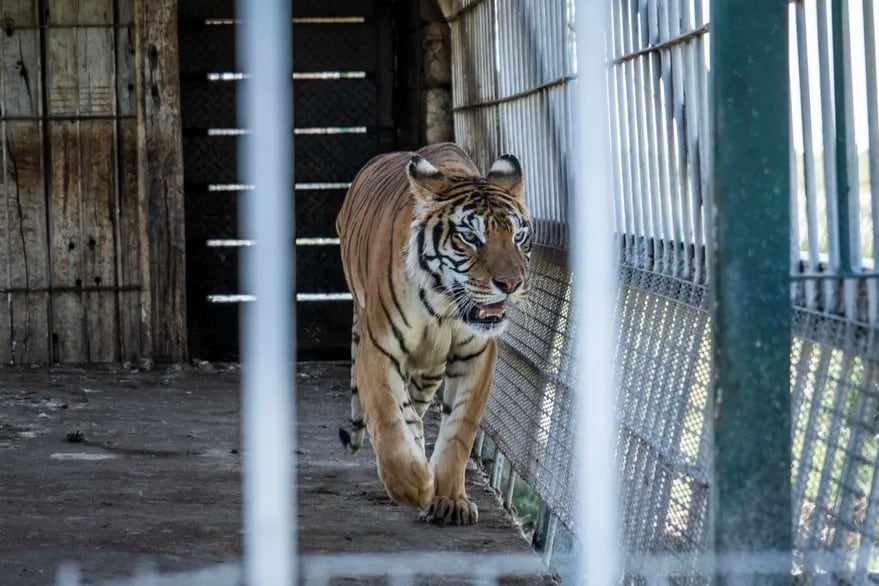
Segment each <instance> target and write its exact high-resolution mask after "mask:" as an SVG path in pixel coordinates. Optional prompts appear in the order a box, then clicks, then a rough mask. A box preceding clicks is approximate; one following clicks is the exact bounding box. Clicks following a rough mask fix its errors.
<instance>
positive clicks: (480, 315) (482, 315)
mask: <svg viewBox="0 0 879 586" xmlns="http://www.w3.org/2000/svg"><path fill="white" fill-rule="evenodd" d="M485 313H486V312H485V310H484V309H481V308H480V310H479V313H478V314H477V316H478V317H479V318H483V317H485Z"/></svg>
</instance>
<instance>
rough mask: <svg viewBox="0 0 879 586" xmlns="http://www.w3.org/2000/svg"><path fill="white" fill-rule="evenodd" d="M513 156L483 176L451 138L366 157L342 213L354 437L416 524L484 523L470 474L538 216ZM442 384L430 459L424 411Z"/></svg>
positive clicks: (346, 441) (347, 435) (346, 435)
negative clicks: (366, 445) (368, 448)
mask: <svg viewBox="0 0 879 586" xmlns="http://www.w3.org/2000/svg"><path fill="white" fill-rule="evenodd" d="M523 191H524V190H523V171H522V167H521V165H520V163H519V161H518V159H517V158H516V157H515V156H513V155H510V154H506V155H502V156H501V157H499V158H498V159H497V160H496V161H495V162H494V163H493V164H492V165H491V169H490V170H489V172H488V174H487V175H485V176H483V175H482V174H481V173H480V171H479V169H478V168H477V166H476V165H475V164H474V162H473V160H472V159H471V158H470V157H469V156H468V155H467V154H466V153H465V152H464V151H463V150H462V149H461V148H460V147H458V146H457V145H455V144H453V143H442V144H436V145H431V146H427V147H424V148H422V149H421V150H419V151H417V152H403V151H401V152H393V153H387V154H383V155H379V156H377V157H375V158H373V159H372V160H370V161H369V162H368V163H367V164H366V165H365V166H364V167H363V168H362V169H361V170H360V171H359V173H358V174H357V176H356V177H355V179H354V181H353V183H352V184H351V186H350V188H349V189H348V192H347V194H346V195H345V199H344V201H343V204H342V207H341V209H340V211H339V214H338V216H337V219H336V231H337V232H338V235H339V239H340V250H341V256H342V265H343V268H344V273H345V279H346V281H347V284H348V288H349V290H350V292H351V295H352V298H353V305H354V313H353V320H352V321H353V327H352V337H351V426H352V428H351V432H349V431H347V430H346V429H344V428H343V429H340V430H339V437H340V439H341V441H342V444H343V445H344V446H346V447H347V448H348V450H349V451H350V452H352V453H356V452H357V451H358V450H359V449H360V447H361V446H362V444H363V441H364V434H365V433H366V432H368V434H369V439H370V441H371V442H372V446H373V448H374V452H375V457H376V465H377V468H378V476H379V479H380V481H381V483H382V484H383V485H384V488H385V490H386V492H387V494H388V495H389V496H390V498H391V499H392V500H393V501H394V502H396V503H399V504H404V505H409V506H412V507H414V508H415V509H416V510H417V512H418V519H420V520H422V521H425V522H429V523H436V524H451V525H465V524H474V523H476V522H477V521H478V509H477V507H476V505H475V504H474V503H473V502H472V501H471V500H470V498H469V497H468V495H467V491H466V489H465V483H464V474H465V470H466V467H467V462H468V460H469V457H470V451H471V449H472V447H473V443H474V440H475V437H476V434H477V431H478V427H479V425H480V423H481V420H482V416H483V412H484V410H485V407H486V403H487V401H488V396H489V391H490V389H491V384H492V377H493V374H494V366H495V361H496V359H497V345H496V339H497V337H498V336H499V335H500V334H501V333H503V332H504V330H505V328H506V327H507V324H508V321H509V318H508V315H507V306H508V305H511V304H517V303H520V302H522V301H523V300H524V299H526V297H527V295H528V291H529V279H528V269H529V263H530V260H531V239H532V220H531V215H530V212H529V210H528V208H527V207H526V205H525V200H524V193H523ZM440 387H442V392H441V396H442V415H441V422H440V429H439V433H438V436H437V439H436V443H435V445H434V448H433V452H432V453H431V455H430V459H429V460H428V458H427V456H426V453H425V445H424V427H423V422H422V417H423V416H424V413H425V411H426V410H427V408H428V406H429V405H430V404H431V401H432V400H433V399H434V395H435V394H436V393H437V390H438V389H440Z"/></svg>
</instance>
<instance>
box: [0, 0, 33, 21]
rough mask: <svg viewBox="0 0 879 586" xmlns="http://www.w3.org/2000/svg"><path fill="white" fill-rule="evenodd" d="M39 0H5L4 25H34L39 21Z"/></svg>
mask: <svg viewBox="0 0 879 586" xmlns="http://www.w3.org/2000/svg"><path fill="white" fill-rule="evenodd" d="M38 6H39V4H38V1H37V0H3V23H4V27H7V28H16V27H32V26H36V25H37V22H38V12H37V10H38Z"/></svg>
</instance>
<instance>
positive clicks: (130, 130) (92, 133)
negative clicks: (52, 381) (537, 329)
mask: <svg viewBox="0 0 879 586" xmlns="http://www.w3.org/2000/svg"><path fill="white" fill-rule="evenodd" d="M0 12H2V14H0V19H2V20H0V26H2V28H3V30H2V34H0V137H2V144H0V165H2V166H0V299H2V303H0V362H2V363H47V362H62V363H86V362H114V361H120V360H121V361H128V360H137V359H141V358H156V359H167V360H181V359H183V358H185V351H186V331H185V299H184V290H185V289H184V285H183V279H184V266H183V258H184V257H183V253H184V250H183V246H184V244H183V243H184V238H183V213H182V210H183V202H182V159H181V151H180V116H179V111H180V105H179V80H178V73H177V71H178V63H177V54H178V53H177V38H176V36H177V35H176V31H177V23H176V2H174V1H172V0H161V1H156V0H80V1H78V2H70V1H69V0H3V1H2V3H0Z"/></svg>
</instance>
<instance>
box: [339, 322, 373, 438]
mask: <svg viewBox="0 0 879 586" xmlns="http://www.w3.org/2000/svg"><path fill="white" fill-rule="evenodd" d="M359 343H360V324H359V323H358V319H357V310H356V309H355V310H354V319H353V320H352V326H351V431H350V432H349V431H348V430H347V429H345V428H343V427H340V428H339V439H340V440H341V441H342V445H343V446H345V447H346V448H348V451H349V452H350V453H352V454H356V453H357V452H358V451H360V448H361V447H363V439H364V437H365V436H366V416H365V414H364V413H363V405H361V404H360V394H359V393H358V391H357V374H356V370H357V369H356V366H357V346H358V344H359Z"/></svg>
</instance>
